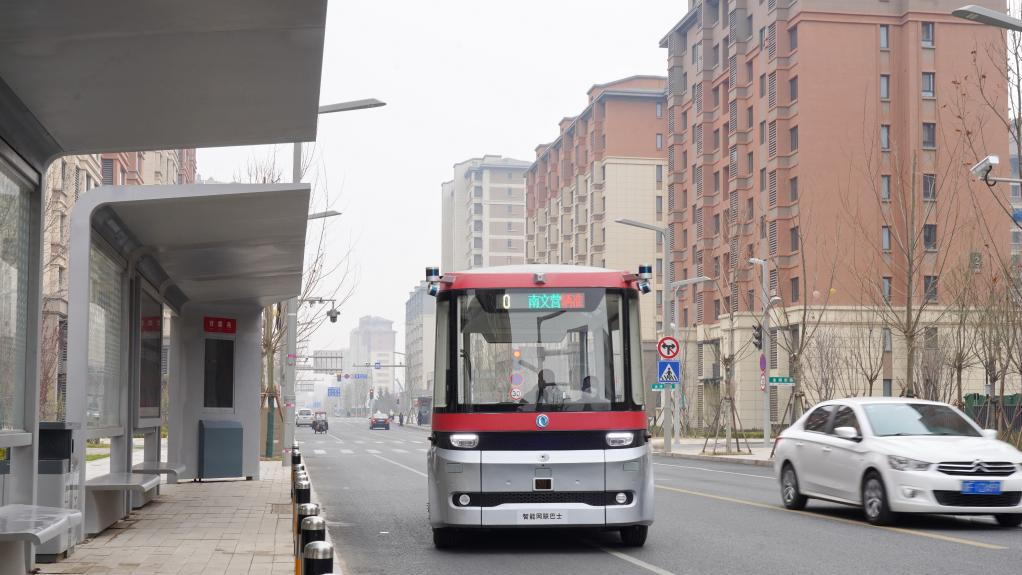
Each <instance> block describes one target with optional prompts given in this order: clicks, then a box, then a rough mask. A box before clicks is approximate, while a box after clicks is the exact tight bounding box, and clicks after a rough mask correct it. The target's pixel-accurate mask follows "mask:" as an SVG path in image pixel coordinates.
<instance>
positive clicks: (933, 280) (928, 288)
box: [923, 276, 937, 302]
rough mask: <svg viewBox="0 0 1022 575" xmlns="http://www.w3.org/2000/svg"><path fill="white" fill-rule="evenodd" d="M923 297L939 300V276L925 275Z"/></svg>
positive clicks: (928, 299)
mask: <svg viewBox="0 0 1022 575" xmlns="http://www.w3.org/2000/svg"><path fill="white" fill-rule="evenodd" d="M923 297H925V298H926V301H930V302H932V301H937V276H923Z"/></svg>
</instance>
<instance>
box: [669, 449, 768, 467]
mask: <svg viewBox="0 0 1022 575" xmlns="http://www.w3.org/2000/svg"><path fill="white" fill-rule="evenodd" d="M654 455H662V456H663V457H671V458H674V459H691V460H694V461H718V462H721V463H740V464H742V465H754V466H757V467H773V466H774V462H773V460H772V459H748V458H745V457H741V456H734V455H704V454H702V453H676V452H671V453H663V452H659V451H657V452H654Z"/></svg>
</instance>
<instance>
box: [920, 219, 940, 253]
mask: <svg viewBox="0 0 1022 575" xmlns="http://www.w3.org/2000/svg"><path fill="white" fill-rule="evenodd" d="M923 249H925V250H927V251H933V250H936V249H937V224H923Z"/></svg>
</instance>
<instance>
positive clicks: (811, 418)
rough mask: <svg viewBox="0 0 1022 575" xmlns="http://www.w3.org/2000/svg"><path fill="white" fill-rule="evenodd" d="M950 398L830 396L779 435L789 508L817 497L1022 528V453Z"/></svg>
mask: <svg viewBox="0 0 1022 575" xmlns="http://www.w3.org/2000/svg"><path fill="white" fill-rule="evenodd" d="M996 437H997V432H996V431H994V430H990V429H987V430H984V429H981V428H980V427H979V426H977V425H976V424H975V423H974V422H973V421H972V420H971V419H969V417H968V416H966V415H965V414H964V413H962V412H961V411H959V410H957V409H955V408H954V407H952V406H950V405H948V404H946V403H938V402H934V401H925V400H921V399H912V398H873V397H860V398H852V399H841V400H834V401H825V402H823V403H821V404H819V405H817V406H816V407H814V408H813V409H811V410H809V412H808V413H806V414H805V415H803V416H802V417H801V418H800V419H799V420H798V421H797V422H795V424H794V425H792V426H791V427H789V428H788V429H786V430H784V431H783V432H781V435H780V436H779V437H778V438H777V446H776V453H775V459H774V471H775V472H776V474H777V478H778V480H779V482H780V487H781V501H782V502H783V503H784V506H785V507H787V508H788V509H801V508H803V507H805V505H806V501H807V500H808V499H822V500H827V501H834V502H837V503H844V504H848V505H855V506H861V507H862V508H863V512H864V514H865V516H866V520H867V521H869V522H870V523H873V524H876V525H883V524H890V523H893V522H894V521H895V520H896V519H897V515H898V514H899V513H940V514H945V515H993V516H994V518H995V519H996V520H997V523H998V524H1000V525H1002V526H1004V527H1018V526H1019V525H1022V452H1020V451H1019V450H1018V449H1015V448H1014V447H1012V446H1011V445H1008V444H1007V443H1004V442H1001V441H998V440H997V439H996Z"/></svg>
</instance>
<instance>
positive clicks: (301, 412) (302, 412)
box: [298, 409, 312, 415]
mask: <svg viewBox="0 0 1022 575" xmlns="http://www.w3.org/2000/svg"><path fill="white" fill-rule="evenodd" d="M298 415H312V412H311V411H309V410H307V409H303V410H301V411H299V412H298Z"/></svg>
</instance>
